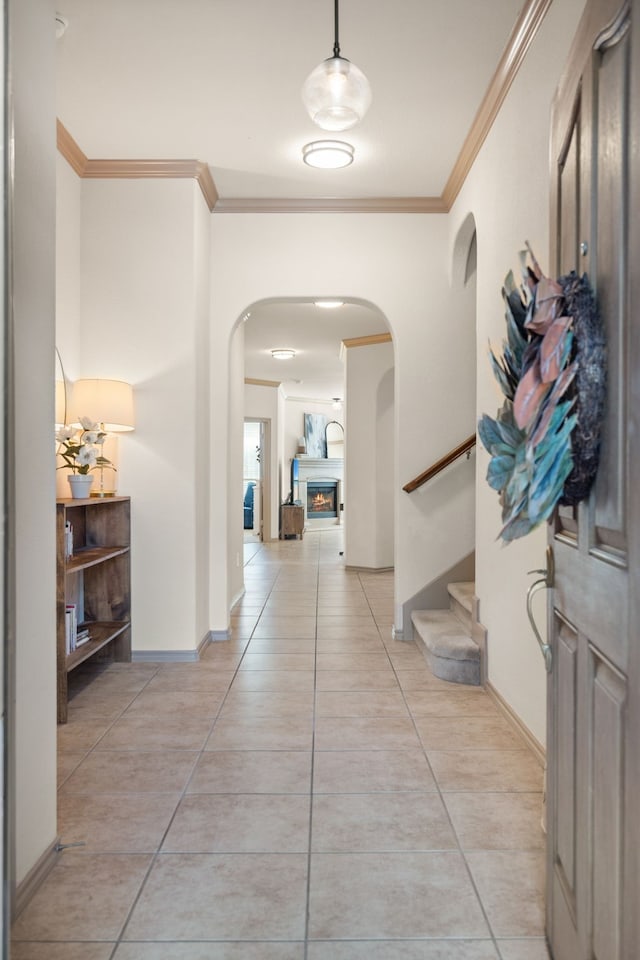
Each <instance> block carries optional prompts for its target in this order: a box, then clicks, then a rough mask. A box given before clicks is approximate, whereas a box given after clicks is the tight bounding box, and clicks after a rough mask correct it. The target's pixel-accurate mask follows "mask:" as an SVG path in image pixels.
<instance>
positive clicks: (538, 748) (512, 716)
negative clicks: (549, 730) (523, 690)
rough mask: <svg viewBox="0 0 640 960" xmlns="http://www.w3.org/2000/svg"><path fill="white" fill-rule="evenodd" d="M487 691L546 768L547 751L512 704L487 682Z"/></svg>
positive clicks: (541, 764)
mask: <svg viewBox="0 0 640 960" xmlns="http://www.w3.org/2000/svg"><path fill="white" fill-rule="evenodd" d="M485 689H486V691H487V693H488V694H489V696H490V697H491V699H492V700H493V702H494V703H495V705H496V706H497V708H498V709H499V710H500V712H501V713H502V714H503V716H504V718H505V720H507V721H508V723H510V724H511V726H512V727H513V728H514V730H515V732H516V733H517V734H519V736H521V737H522V739H523V740H524V741H525V743H526V744H527V746H528V747H529V749H530V750H531V752H532V753H533V754H534V756H535V758H536V760H537V761H538V763H539V764H540V766H541V767H544V766H545V764H546V762H547V751H546V750H545V748H544V747H543V746H542V744H541V743H540V741H539V740H538V739H537V738H536V737H534V735H533V734H532V733H531V731H530V730H529V728H528V727H527V726H526V725H525V724H524V723H523V722H522V720H521V719H520V717H519V716H518V714H517V713H516V712H515V710H514V709H513V707H512V706H511V704H510V703H507V701H506V700H505V699H504V697H503V696H502V694H500V693H498V691H497V690H496V688H495V687H494V686H493V684H492V683H491V682H490V681H487V684H486V686H485Z"/></svg>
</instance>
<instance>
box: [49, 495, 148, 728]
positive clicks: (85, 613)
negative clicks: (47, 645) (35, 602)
mask: <svg viewBox="0 0 640 960" xmlns="http://www.w3.org/2000/svg"><path fill="white" fill-rule="evenodd" d="M69 526H71V527H72V528H73V534H72V540H73V545H72V552H71V553H70V554H69V555H67V554H68V553H69V550H70V547H71V544H70V542H69V539H70V538H69V537H68V534H67V530H68V527H69ZM56 533H57V595H56V607H57V626H56V637H57V640H56V642H57V675H58V723H66V721H67V695H68V675H69V673H70V672H71V671H72V670H74V669H75V668H76V667H78V666H80V664H81V663H85V662H86V661H87V660H89V659H90V658H92V657H94V656H96V655H97V654H99V655H100V660H103V659H104V660H125V661H128V660H131V586H130V580H131V575H130V558H129V544H130V499H129V497H109V498H105V499H102V498H96V499H87V500H58V501H57V504H56ZM68 611H69V612H68ZM70 618H72V619H73V627H72V626H71V625H70V623H68V622H67V621H69V620H70ZM76 628H77V641H78V645H77V646H75V648H73V641H72V640H71V639H70V638H71V637H73V638H75V637H76V633H75V629H76ZM85 630H87V631H88V636H89V639H84V642H82V639H81V638H82V635H83V632H84V631H85Z"/></svg>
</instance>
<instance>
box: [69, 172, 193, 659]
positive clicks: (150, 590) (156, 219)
mask: <svg viewBox="0 0 640 960" xmlns="http://www.w3.org/2000/svg"><path fill="white" fill-rule="evenodd" d="M67 180H68V176H67V171H65V170H64V168H63V174H62V176H61V179H60V183H61V189H60V195H59V216H60V217H61V218H68V219H69V220H73V218H74V217H76V216H77V213H78V206H77V203H76V199H75V197H76V192H75V190H74V189H73V188H72V187H70V186H69V184H68V183H67ZM65 199H66V200H67V201H68V202H67V205H65V203H64V200H65ZM80 217H81V223H80V236H81V257H80V269H79V288H80V305H81V317H82V324H81V342H80V359H79V369H78V370H77V371H76V373H77V374H78V375H81V376H84V377H112V378H114V379H121V380H126V381H128V382H130V383H132V384H133V386H134V399H135V414H136V429H135V432H133V433H131V434H128V435H126V436H124V437H122V438H121V439H120V445H119V451H120V466H119V473H118V490H119V492H120V493H123V494H128V495H130V496H131V497H132V623H133V629H132V640H133V649H134V651H135V652H136V653H143V654H144V653H147V654H150V653H151V652H152V651H163V652H166V651H178V652H179V653H182V654H184V655H193V652H194V651H195V649H196V647H197V646H198V644H199V643H200V642H201V640H202V639H203V637H204V636H205V634H206V633H207V631H208V628H209V609H208V608H209V605H208V595H207V594H208V583H209V567H208V557H209V549H208V538H209V529H210V524H209V517H208V511H209V503H210V489H209V445H208V434H209V422H208V421H209V407H210V396H209V391H208V372H209V371H208V363H207V356H208V309H209V289H208V282H209V220H210V216H209V212H208V210H207V208H206V205H205V203H204V200H203V198H202V194H201V192H200V190H199V188H198V186H197V185H196V184H195V182H193V181H190V180H83V181H82V182H81V208H80ZM76 236H77V233H76V230H75V229H73V228H72V227H71V226H69V228H68V229H66V230H65V231H61V233H60V241H61V244H62V249H61V253H60V257H59V270H60V283H61V285H62V286H63V288H64V289H68V290H72V289H73V288H74V284H76V283H77V282H78V281H77V278H76V279H74V277H73V276H72V272H73V265H74V256H73V254H74V250H75V246H74V245H75V242H76V240H75V238H76ZM72 329H73V328H71V329H70V330H67V329H66V328H61V329H60V336H59V343H60V349H61V352H62V355H63V357H64V356H65V354H67V353H70V352H71V351H72V350H74V349H77V344H75V343H74V342H73V336H72Z"/></svg>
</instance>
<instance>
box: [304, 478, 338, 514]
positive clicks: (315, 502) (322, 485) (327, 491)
mask: <svg viewBox="0 0 640 960" xmlns="http://www.w3.org/2000/svg"><path fill="white" fill-rule="evenodd" d="M337 516H338V484H337V482H336V481H335V480H308V481H307V517H308V519H309V520H313V519H314V518H315V519H317V520H324V519H326V518H330V517H337Z"/></svg>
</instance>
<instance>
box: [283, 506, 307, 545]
mask: <svg viewBox="0 0 640 960" xmlns="http://www.w3.org/2000/svg"><path fill="white" fill-rule="evenodd" d="M303 535H304V507H296V506H295V504H292V503H283V504H282V506H281V507H280V539H281V540H284V539H285V537H288V536H296V537H298V536H299V537H300V539H301V540H302V537H303Z"/></svg>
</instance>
